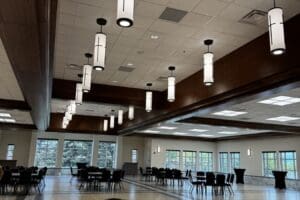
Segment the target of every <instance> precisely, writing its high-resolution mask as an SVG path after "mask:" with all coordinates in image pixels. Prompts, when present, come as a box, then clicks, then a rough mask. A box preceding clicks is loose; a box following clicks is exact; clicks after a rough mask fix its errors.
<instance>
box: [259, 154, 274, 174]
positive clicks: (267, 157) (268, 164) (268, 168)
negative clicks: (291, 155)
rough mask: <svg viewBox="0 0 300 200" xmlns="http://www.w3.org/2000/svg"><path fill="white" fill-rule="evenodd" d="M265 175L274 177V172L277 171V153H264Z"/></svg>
mask: <svg viewBox="0 0 300 200" xmlns="http://www.w3.org/2000/svg"><path fill="white" fill-rule="evenodd" d="M262 156H263V175H264V176H269V177H273V174H272V171H273V170H275V169H276V168H277V167H276V162H277V160H276V152H275V151H268V152H263V153H262Z"/></svg>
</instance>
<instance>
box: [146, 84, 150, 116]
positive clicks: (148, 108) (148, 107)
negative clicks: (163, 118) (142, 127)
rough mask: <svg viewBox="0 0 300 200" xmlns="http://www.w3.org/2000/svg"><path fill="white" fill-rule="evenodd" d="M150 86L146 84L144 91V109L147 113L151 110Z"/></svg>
mask: <svg viewBox="0 0 300 200" xmlns="http://www.w3.org/2000/svg"><path fill="white" fill-rule="evenodd" d="M151 86H152V83H147V87H148V90H147V91H146V105H145V109H146V111H147V112H151V110H152V91H151V90H150V87H151Z"/></svg>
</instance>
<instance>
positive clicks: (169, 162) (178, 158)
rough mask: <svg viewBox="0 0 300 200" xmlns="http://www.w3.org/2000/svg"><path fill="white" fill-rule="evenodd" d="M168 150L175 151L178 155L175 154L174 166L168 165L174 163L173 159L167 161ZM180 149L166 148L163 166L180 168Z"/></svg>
mask: <svg viewBox="0 0 300 200" xmlns="http://www.w3.org/2000/svg"><path fill="white" fill-rule="evenodd" d="M168 152H176V153H178V156H176V161H175V162H176V164H175V165H174V166H176V167H170V166H172V165H173V164H174V161H169V156H168ZM180 154H181V151H180V150H173V149H167V150H166V156H165V166H166V168H170V169H180V164H181V155H180Z"/></svg>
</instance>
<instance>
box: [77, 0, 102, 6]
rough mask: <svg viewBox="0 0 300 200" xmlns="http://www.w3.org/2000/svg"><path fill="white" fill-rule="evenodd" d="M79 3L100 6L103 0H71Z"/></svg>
mask: <svg viewBox="0 0 300 200" xmlns="http://www.w3.org/2000/svg"><path fill="white" fill-rule="evenodd" d="M72 1H74V2H76V3H79V4H86V5H90V6H97V7H101V5H102V3H103V0H72Z"/></svg>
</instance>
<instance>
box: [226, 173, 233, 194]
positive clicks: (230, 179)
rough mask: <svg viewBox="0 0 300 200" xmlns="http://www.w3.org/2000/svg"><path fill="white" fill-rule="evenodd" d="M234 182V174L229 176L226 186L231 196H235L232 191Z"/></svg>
mask: <svg viewBox="0 0 300 200" xmlns="http://www.w3.org/2000/svg"><path fill="white" fill-rule="evenodd" d="M233 182H234V174H227V178H226V183H225V186H226V187H227V188H228V191H229V192H230V194H234V192H233V189H232V185H233Z"/></svg>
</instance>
